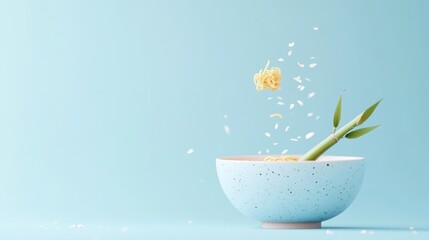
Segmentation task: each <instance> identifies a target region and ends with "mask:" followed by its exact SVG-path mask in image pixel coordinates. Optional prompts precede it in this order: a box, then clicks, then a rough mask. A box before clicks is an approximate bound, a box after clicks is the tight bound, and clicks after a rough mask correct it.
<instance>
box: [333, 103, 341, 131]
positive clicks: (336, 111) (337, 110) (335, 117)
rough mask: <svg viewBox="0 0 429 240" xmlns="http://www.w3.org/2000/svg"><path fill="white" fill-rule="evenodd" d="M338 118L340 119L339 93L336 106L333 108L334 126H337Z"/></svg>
mask: <svg viewBox="0 0 429 240" xmlns="http://www.w3.org/2000/svg"><path fill="white" fill-rule="evenodd" d="M340 119H341V95H340V98H338V102H337V107H336V108H335V113H334V119H333V123H334V128H337V127H338V124H340Z"/></svg>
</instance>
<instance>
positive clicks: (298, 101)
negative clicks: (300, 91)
mask: <svg viewBox="0 0 429 240" xmlns="http://www.w3.org/2000/svg"><path fill="white" fill-rule="evenodd" d="M296 102H297V103H298V104H299V106H302V105H304V103H303V102H302V101H301V100H299V99H298V100H296Z"/></svg>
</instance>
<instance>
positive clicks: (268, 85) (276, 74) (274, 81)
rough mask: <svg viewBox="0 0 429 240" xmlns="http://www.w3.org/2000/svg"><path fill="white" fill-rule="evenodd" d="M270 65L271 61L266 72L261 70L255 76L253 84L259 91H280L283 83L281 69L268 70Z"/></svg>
mask: <svg viewBox="0 0 429 240" xmlns="http://www.w3.org/2000/svg"><path fill="white" fill-rule="evenodd" d="M269 64H270V61H268V62H267V65H266V66H265V68H264V71H262V69H261V70H259V73H257V74H255V76H254V77H253V82H254V83H255V85H256V90H258V91H262V90H264V89H270V90H272V91H274V90H277V89H280V82H281V81H282V76H281V71H280V68H278V67H272V68H271V70H268V65H269Z"/></svg>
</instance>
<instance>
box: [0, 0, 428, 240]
mask: <svg viewBox="0 0 429 240" xmlns="http://www.w3.org/2000/svg"><path fill="white" fill-rule="evenodd" d="M428 11H429V4H428V3H427V2H424V1H359V2H351V1H348V2H343V1H329V2H327V1H319V2H316V1H294V2H292V1H251V2H247V1H236V2H232V1H210V2H209V1H206V2H203V1H180V2H179V1H1V2H0V113H1V115H0V116H1V117H0V189H1V191H0V221H1V227H2V228H3V229H4V230H5V229H6V230H5V232H9V233H10V234H11V235H10V236H13V234H15V233H17V232H18V230H19V229H20V230H21V232H22V231H24V230H25V229H27V228H28V229H33V227H34V228H35V229H38V226H39V224H40V223H46V224H48V223H50V224H51V225H52V222H55V221H58V222H60V223H61V224H62V227H63V228H64V229H67V226H68V225H70V224H73V223H83V224H86V225H87V226H89V225H91V224H94V225H97V224H104V225H108V224H111V225H112V226H116V225H117V226H135V225H139V224H143V225H144V224H155V225H156V226H158V227H160V226H161V227H162V226H166V224H170V225H171V224H172V225H174V226H179V225H184V226H185V225H186V228H188V227H189V226H188V224H187V222H188V221H189V220H191V221H192V222H193V224H192V226H199V225H200V226H216V225H222V226H241V228H242V229H246V228H247V227H249V228H255V227H257V226H258V223H257V222H255V221H253V220H250V219H247V218H245V217H244V216H242V215H241V214H240V213H239V212H238V211H236V210H235V209H234V208H233V207H232V206H231V205H230V204H229V202H228V201H227V199H226V198H225V196H224V194H223V192H222V190H221V189H220V186H219V183H218V180H217V177H216V172H215V162H214V159H215V157H216V156H221V155H237V154H255V153H256V152H257V151H258V150H264V149H265V148H267V147H270V144H271V142H270V141H268V140H267V139H266V138H265V137H264V136H263V133H264V132H265V131H267V129H270V128H272V125H273V123H274V122H273V120H272V119H269V118H268V117H267V116H268V115H269V114H271V113H273V112H275V111H280V110H279V109H281V108H279V106H277V105H276V104H275V103H270V102H267V101H266V98H267V97H268V96H273V97H276V96H282V97H284V98H286V102H288V101H290V100H295V99H298V98H303V100H305V105H304V106H303V107H302V108H297V109H296V111H295V114H294V115H290V124H291V125H292V126H293V129H294V130H293V131H295V132H291V133H290V134H291V135H287V134H284V135H283V136H281V135H278V136H274V137H273V138H274V140H275V141H279V142H281V144H282V146H285V147H287V148H288V149H290V151H291V152H293V153H304V152H305V151H306V150H308V149H309V148H311V147H312V146H313V145H314V144H316V143H317V141H320V140H322V139H323V137H324V136H325V135H327V134H329V133H330V131H331V115H332V112H333V108H334V106H335V102H336V100H337V98H338V94H339V93H341V92H342V91H343V90H345V93H344V102H343V106H344V111H343V117H344V118H343V120H344V121H343V124H344V122H345V121H346V120H348V119H351V118H353V117H354V116H355V115H357V114H358V113H360V112H361V111H362V110H363V109H364V108H366V107H367V106H369V105H370V104H372V103H373V102H375V101H376V100H378V99H379V98H381V97H383V98H384V100H383V102H382V104H381V105H380V107H379V109H377V111H376V113H375V114H374V115H373V116H372V117H371V119H370V120H369V121H368V124H378V123H380V124H382V126H381V127H380V128H379V129H377V130H376V131H374V132H373V133H371V134H370V135H368V136H365V137H364V138H361V139H358V140H353V141H347V142H346V141H344V142H341V143H340V144H338V145H337V146H335V147H334V148H333V149H332V150H330V151H329V154H338V155H360V156H364V157H366V158H367V159H368V162H367V172H366V178H365V181H364V184H363V186H362V189H361V192H360V194H359V196H358V198H357V199H356V200H355V202H354V203H353V204H352V206H351V207H350V208H349V209H348V210H347V211H346V212H344V213H343V214H342V215H340V216H338V217H337V218H335V219H332V220H330V221H328V222H327V223H326V224H327V225H329V226H348V227H356V228H360V227H364V226H367V227H381V226H398V227H404V228H408V227H409V226H416V227H420V228H427V227H428V222H429V217H428V216H429V208H428V207H427V203H428V202H429V194H428V187H427V183H428V182H429V177H428V176H429V175H428V174H427V169H428V168H429V161H428V159H427V147H428V141H427V136H428V135H429V131H428V127H427V123H428V122H429V119H428V116H429V115H428V106H427V103H428V92H427V91H428V87H429V84H428V79H427V75H428V74H427V69H428V66H427V65H428V56H429V50H428V46H427V44H428V42H429V31H428V29H429V26H428V25H429V17H428V15H427V13H428ZM315 26H317V27H319V30H318V31H314V30H313V27H315ZM289 42H295V46H294V47H293V51H294V54H293V56H292V57H287V51H288V50H289V47H288V43H289ZM311 56H314V57H316V59H315V60H314V62H316V63H317V64H318V66H317V67H316V68H315V69H308V67H306V68H304V69H300V68H299V67H298V66H297V64H296V62H297V61H300V62H304V63H306V64H308V63H310V62H312V61H313V60H310V57H311ZM279 57H283V58H285V62H282V63H281V62H277V61H276V59H277V58H279ZM267 60H272V64H273V65H274V66H279V67H281V68H282V70H283V71H284V81H285V83H284V89H283V90H282V92H280V93H278V94H277V93H274V94H273V93H270V92H264V93H258V92H256V91H255V89H254V86H253V83H252V78H253V74H254V73H255V72H257V71H258V70H259V69H260V68H263V67H264V66H265V63H266V61H267ZM296 75H302V77H304V76H307V77H309V78H311V80H312V81H311V82H308V83H307V82H305V84H306V87H307V88H306V90H305V93H308V92H309V91H311V90H314V91H315V92H316V96H315V97H314V99H312V100H307V99H305V97H303V96H305V95H303V93H299V92H298V91H297V90H296V89H295V86H296V84H295V83H294V82H293V80H292V77H293V76H296ZM285 109H287V107H286V106H285V107H283V111H284V112H288V113H289V111H286V110H285ZM310 111H312V112H314V113H315V114H317V115H320V120H318V121H315V120H310V119H309V118H307V117H305V114H306V112H310ZM224 114H227V115H228V119H224V117H223V116H224ZM285 121H289V120H285ZM224 125H228V126H229V127H230V128H231V134H230V135H227V134H225V132H224V131H223V127H224ZM283 127H284V126H283ZM310 130H314V131H315V132H316V135H315V136H314V137H313V138H312V139H311V140H309V141H300V142H298V143H291V142H290V141H289V140H288V139H289V138H290V137H294V136H295V135H297V134H301V135H302V134H305V132H306V131H310ZM291 131H292V128H291ZM293 134H295V135H293ZM274 140H273V141H274ZM189 148H193V149H195V152H194V153H193V154H191V155H188V154H186V151H187V150H188V149H189ZM276 151H281V149H280V148H279V149H277V150H276ZM13 223H14V224H13ZM15 224H16V225H17V226H15ZM18 224H21V225H18ZM11 225H14V226H11ZM243 226H244V227H243ZM137 228H138V227H135V228H134V229H137ZM88 229H90V228H89V227H88ZM130 229H131V230H133V229H132V228H130ZM15 230H16V231H15ZM131 230H130V233H131ZM34 231H36V230H34ZM64 231H65V232H64V234H67V232H66V230H64ZM88 231H89V230H88ZM183 231H185V232H186V229H185V230H183V229H181V230H180V231H179V232H183ZM200 231H202V232H204V231H203V230H200ZM234 231H235V230H234ZM40 234H41V236H43V233H40ZM248 234H249V233H248ZM249 235H250V236H254V234H249ZM298 235H299V234H298ZM298 235H297V236H298ZM64 236H65V235H64ZM255 236H256V235H255ZM303 236H304V235H303ZM420 236H422V235H420ZM312 237H314V236H312Z"/></svg>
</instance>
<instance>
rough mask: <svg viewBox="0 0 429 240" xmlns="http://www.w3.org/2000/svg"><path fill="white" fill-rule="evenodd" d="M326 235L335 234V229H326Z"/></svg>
mask: <svg viewBox="0 0 429 240" xmlns="http://www.w3.org/2000/svg"><path fill="white" fill-rule="evenodd" d="M326 235H334V231H332V230H331V229H328V230H326Z"/></svg>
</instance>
